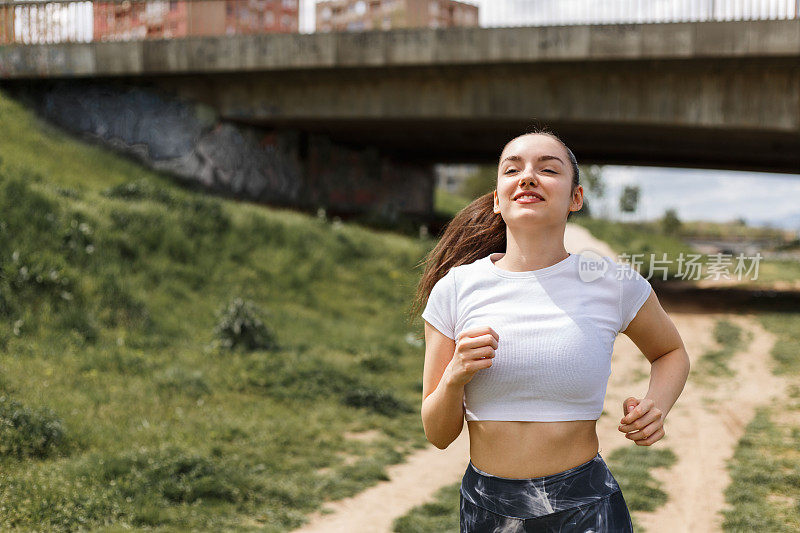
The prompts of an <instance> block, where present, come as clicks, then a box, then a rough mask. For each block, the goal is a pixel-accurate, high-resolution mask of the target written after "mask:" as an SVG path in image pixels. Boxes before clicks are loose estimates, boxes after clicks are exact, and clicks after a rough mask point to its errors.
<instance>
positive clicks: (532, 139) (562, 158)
mask: <svg viewBox="0 0 800 533" xmlns="http://www.w3.org/2000/svg"><path fill="white" fill-rule="evenodd" d="M573 178H574V176H573V170H572V165H571V163H570V159H569V155H568V154H567V151H566V150H565V149H564V146H563V145H562V144H561V143H560V142H558V141H557V140H556V139H554V138H552V137H550V136H549V135H541V134H538V135H523V136H521V137H518V138H516V139H514V140H512V141H511V142H510V143H508V146H506V147H505V149H504V150H503V153H502V154H501V155H500V164H499V165H498V167H497V186H496V189H495V191H494V212H495V213H500V214H501V215H502V217H503V220H505V222H506V224H509V223H512V224H513V223H514V221H516V220H527V219H531V220H536V221H537V224H559V223H566V219H567V214H568V213H569V211H577V210H579V209H580V208H581V206H582V205H583V187H582V186H580V185H578V186H577V187H575V188H574V189H573V187H572V180H573ZM536 195H539V196H541V197H542V198H543V199H544V201H541V200H538V199H535V196H536Z"/></svg>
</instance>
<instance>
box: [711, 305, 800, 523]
mask: <svg viewBox="0 0 800 533" xmlns="http://www.w3.org/2000/svg"><path fill="white" fill-rule="evenodd" d="M759 320H760V322H761V324H762V325H763V326H764V328H765V329H767V330H768V331H770V332H772V333H774V334H775V335H776V336H777V340H776V343H775V346H774V347H773V350H772V355H773V358H774V359H775V361H776V365H775V367H774V368H773V372H775V373H776V374H778V375H782V376H785V377H786V378H787V379H789V380H790V381H789V383H790V386H789V396H790V397H789V400H788V401H786V402H781V403H780V404H779V405H765V406H761V407H759V408H758V409H757V411H756V415H755V416H754V417H753V419H752V420H751V421H750V423H749V424H748V425H747V427H746V429H745V433H744V436H743V437H742V438H741V439H740V440H739V442H738V444H737V446H736V450H735V453H734V456H733V458H732V459H731V460H730V461H729V462H728V470H729V472H730V475H731V483H730V485H729V486H728V488H727V489H726V490H725V499H726V501H727V503H728V504H729V507H728V508H727V509H725V510H724V511H723V516H724V522H723V529H724V530H725V531H731V532H738V531H753V530H755V531H765V532H789V531H798V530H800V379H798V372H799V371H800V356H798V354H799V353H800V350H798V348H800V313H767V314H763V315H760V316H759Z"/></svg>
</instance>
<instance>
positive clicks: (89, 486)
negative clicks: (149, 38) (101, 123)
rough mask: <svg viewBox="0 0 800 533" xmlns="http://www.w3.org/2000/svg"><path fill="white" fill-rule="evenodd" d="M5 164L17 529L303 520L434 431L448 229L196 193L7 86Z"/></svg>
mask: <svg viewBox="0 0 800 533" xmlns="http://www.w3.org/2000/svg"><path fill="white" fill-rule="evenodd" d="M0 159H1V160H0V314H2V320H0V502H2V503H0V530H4V531H6V530H9V529H14V528H18V529H20V530H34V529H35V530H43V529H44V530H61V531H68V530H75V529H79V528H87V529H95V528H101V526H103V525H112V524H113V525H114V526H119V527H120V529H121V528H122V527H121V526H124V525H130V526H134V527H152V528H155V529H156V530H159V531H170V530H182V531H185V530H188V529H193V530H198V529H206V530H211V529H214V530H220V529H225V530H229V531H234V530H239V529H240V530H242V531H245V530H253V529H256V528H257V527H264V526H266V529H264V530H265V531H286V530H288V529H291V528H292V527H294V526H297V525H299V524H300V523H301V521H302V517H303V516H304V515H305V514H307V513H309V512H311V511H312V510H314V509H316V508H317V507H318V506H319V505H320V503H321V502H322V500H323V499H329V498H339V497H343V496H346V495H349V494H353V493H356V492H358V491H360V490H361V489H363V488H364V487H366V486H368V485H370V484H373V483H374V482H376V481H377V480H379V479H383V478H385V472H384V466H386V465H387V464H391V463H393V462H398V461H399V460H401V458H402V456H403V455H404V454H405V453H407V452H408V451H410V450H411V449H412V448H413V447H415V446H417V447H419V446H423V445H424V444H425V442H426V441H425V437H424V433H423V431H422V425H421V421H420V418H419V401H420V395H421V376H422V363H423V357H422V353H423V352H422V350H423V347H422V345H421V343H420V341H419V340H418V339H416V337H418V336H419V335H420V331H417V330H415V329H414V328H413V327H412V326H410V325H409V324H408V321H407V319H406V315H405V314H404V313H405V311H406V310H407V307H408V305H409V303H410V302H411V297H412V294H413V290H414V288H415V286H416V282H417V279H418V277H419V275H420V271H419V270H418V269H416V268H415V266H416V265H417V263H418V261H419V260H420V259H421V258H422V257H423V255H424V253H425V252H426V251H427V249H428V247H430V246H431V245H432V242H430V241H425V240H423V241H421V240H415V239H409V238H407V237H402V236H397V235H393V234H391V233H383V232H376V231H370V230H367V229H363V228H360V227H358V226H354V225H349V224H331V223H330V222H328V221H325V220H324V219H317V218H314V217H310V216H306V215H302V214H298V213H295V212H292V211H289V210H280V209H269V208H265V207H263V206H258V205H254V204H248V203H246V202H237V201H231V200H221V199H217V198H212V197H209V196H205V195H203V194H202V193H198V192H192V191H188V190H184V189H182V188H181V187H179V186H176V185H174V184H172V183H171V182H170V180H168V179H165V178H164V177H163V176H159V175H157V174H155V173H152V172H149V171H147V170H146V169H143V168H142V167H141V166H139V165H137V164H136V163H135V162H133V161H131V160H129V159H128V158H125V157H121V156H118V155H115V154H112V153H109V152H107V151H105V150H103V149H102V148H101V147H98V146H93V145H88V144H84V143H81V142H78V141H77V140H75V139H73V138H72V137H71V136H69V135H66V134H64V133H62V132H60V131H58V130H57V129H54V128H52V127H50V126H48V125H47V124H43V123H41V121H39V120H38V119H37V118H36V117H35V116H33V115H32V114H31V113H30V112H28V110H26V109H23V108H21V107H20V106H19V105H17V103H16V102H14V101H12V100H10V99H9V98H7V97H6V96H4V95H3V94H2V93H0ZM237 298H241V299H242V302H243V303H244V304H243V305H238V301H237V300H236V299H237ZM237 327H239V331H240V334H239V335H237V334H236V328H237ZM418 327H419V328H420V329H421V323H420V324H419V325H418ZM215 328H216V329H215ZM226 339H234V340H236V339H245V340H250V341H252V342H253V344H252V345H251V346H250V347H249V348H248V347H245V348H241V347H237V346H234V347H233V348H228V347H226V345H225V344H224V341H225V340H226ZM371 428H380V429H381V430H382V437H381V438H379V439H377V440H375V441H371V442H366V441H361V440H348V439H345V438H344V437H343V434H345V433H346V432H347V431H359V430H363V429H371ZM318 469H319V471H318Z"/></svg>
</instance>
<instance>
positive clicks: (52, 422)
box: [0, 395, 66, 459]
mask: <svg viewBox="0 0 800 533" xmlns="http://www.w3.org/2000/svg"><path fill="white" fill-rule="evenodd" d="M65 440H66V439H65V432H64V428H63V423H62V421H61V419H60V418H58V417H57V416H56V414H55V413H54V412H53V411H52V410H51V409H49V408H47V407H42V408H40V409H37V410H32V409H30V408H29V407H25V406H23V405H22V404H21V403H20V402H18V401H16V400H13V399H11V398H9V397H7V396H5V395H3V396H0V455H2V456H12V457H16V458H18V459H22V458H24V457H36V458H44V457H47V456H49V455H51V454H52V453H53V452H55V451H57V450H58V449H59V448H61V447H62V445H63V444H65Z"/></svg>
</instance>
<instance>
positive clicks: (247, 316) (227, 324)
mask: <svg viewBox="0 0 800 533" xmlns="http://www.w3.org/2000/svg"><path fill="white" fill-rule="evenodd" d="M263 314H265V312H264V311H262V310H261V309H260V308H258V307H257V306H256V305H255V304H254V303H252V302H250V301H249V300H248V301H245V300H242V299H241V298H234V299H233V300H232V301H231V302H230V303H229V304H228V305H227V306H226V307H224V308H223V309H220V310H219V311H217V317H218V320H219V321H218V323H217V325H216V326H215V327H214V335H215V336H216V337H217V339H218V340H219V342H220V344H221V345H222V346H223V347H225V348H228V349H237V348H244V349H246V350H259V349H264V350H270V349H273V348H275V347H276V343H275V340H274V338H275V335H274V334H273V333H272V331H271V330H270V329H269V328H268V327H267V326H266V324H264V322H263V320H261V318H260V315H263Z"/></svg>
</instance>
